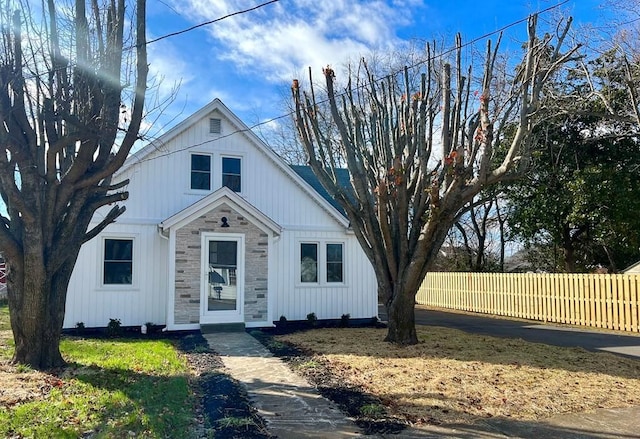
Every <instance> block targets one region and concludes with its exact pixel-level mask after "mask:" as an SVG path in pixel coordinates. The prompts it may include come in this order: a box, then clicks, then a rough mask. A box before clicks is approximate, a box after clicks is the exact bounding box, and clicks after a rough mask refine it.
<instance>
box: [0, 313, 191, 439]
mask: <svg viewBox="0 0 640 439" xmlns="http://www.w3.org/2000/svg"><path fill="white" fill-rule="evenodd" d="M6 315H7V313H6V310H5V309H3V308H2V307H0V328H2V327H3V326H2V325H3V320H5V318H6ZM60 348H61V351H62V354H63V356H64V358H65V359H66V360H67V361H68V362H69V365H68V367H67V368H65V369H64V370H63V371H60V372H59V373H58V374H57V375H52V374H42V373H38V372H33V371H29V370H28V369H27V370H23V371H22V372H19V371H18V370H17V368H13V369H11V368H10V366H8V364H7V360H6V356H5V355H4V354H3V355H2V357H3V359H2V361H4V363H3V368H5V369H6V370H9V371H10V372H11V371H12V373H13V376H15V377H16V378H19V379H15V383H13V385H15V386H21V381H20V380H24V378H25V375H30V377H29V378H30V379H32V380H35V381H36V382H37V383H38V384H40V382H39V381H38V380H40V381H42V383H41V384H42V386H43V388H46V389H48V391H47V392H44V395H43V394H42V393H40V392H38V393H36V394H34V395H33V398H32V399H30V400H28V401H26V402H21V403H17V404H11V405H6V404H5V405H2V404H0V437H47V438H49V437H51V438H78V437H82V436H83V435H89V434H90V435H91V437H93V438H124V437H136V438H183V437H189V436H190V432H191V429H192V425H193V419H194V417H195V415H194V411H193V404H192V402H191V394H190V391H189V386H188V369H187V366H186V364H185V362H184V361H183V360H182V359H181V358H180V357H179V356H178V354H177V352H176V350H175V348H174V347H173V345H172V344H171V342H169V341H166V340H153V341H149V340H129V339H105V340H102V339H80V338H64V339H63V341H62V343H61V345H60ZM12 349H13V348H12V347H11V346H8V343H7V340H6V339H0V350H12ZM11 376H12V375H9V379H8V383H9V384H11ZM2 384H3V385H4V386H5V388H6V386H7V383H4V382H3V383H2ZM36 388H37V386H36ZM89 432H91V433H89Z"/></svg>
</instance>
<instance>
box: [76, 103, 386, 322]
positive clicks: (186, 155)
mask: <svg viewBox="0 0 640 439" xmlns="http://www.w3.org/2000/svg"><path fill="white" fill-rule="evenodd" d="M213 107H215V108H216V109H213V110H212V111H210V112H206V113H205V112H202V113H200V114H199V115H198V117H200V119H198V120H196V119H195V118H194V117H192V118H190V119H193V120H190V119H187V120H188V121H189V123H188V124H185V125H182V126H180V127H179V129H176V130H174V131H173V132H172V134H171V135H168V136H164V137H161V138H160V141H158V142H156V143H155V144H154V145H153V148H154V149H153V151H152V152H150V153H148V154H147V153H145V154H139V155H138V156H134V157H132V158H130V159H129V160H128V163H127V164H126V165H125V167H124V168H123V170H122V171H121V172H120V173H118V174H117V175H116V176H115V177H114V182H120V181H123V180H125V179H129V184H128V185H127V188H126V189H127V190H128V191H129V199H128V200H127V201H126V202H125V203H124V205H125V206H126V208H127V209H126V212H125V213H124V214H123V215H122V216H121V217H120V218H118V219H117V222H116V223H115V224H112V225H109V226H108V227H107V228H106V230H105V231H104V232H103V234H101V235H100V236H98V237H97V238H96V239H94V240H92V241H90V242H88V243H86V244H85V245H84V246H83V249H82V250H81V254H80V257H79V259H78V264H77V265H76V269H75V270H74V273H73V276H72V280H71V284H70V288H69V297H68V300H67V318H66V319H65V327H67V328H68V327H73V326H74V325H75V324H76V322H79V321H82V322H83V323H84V324H85V326H87V327H91V326H106V324H107V323H108V321H109V318H118V319H120V320H121V321H122V324H123V325H127V326H128V325H140V324H142V323H145V322H148V321H151V322H153V323H158V324H166V323H167V307H168V297H169V292H170V291H172V290H171V288H170V287H169V281H168V278H167V272H168V265H169V262H168V259H169V255H168V252H169V245H168V243H167V241H166V240H164V239H163V238H162V237H161V236H160V235H159V234H158V230H157V226H158V224H160V223H161V222H162V221H164V220H166V219H167V218H170V217H172V216H173V215H175V214H177V213H178V212H180V211H182V210H183V209H185V208H187V207H189V206H191V205H192V204H193V203H196V202H197V201H199V200H201V199H202V198H204V197H206V196H207V195H209V194H210V193H212V192H214V191H216V190H217V189H219V188H220V187H221V185H222V157H225V156H228V157H240V158H241V159H242V169H241V174H242V190H241V192H240V193H239V195H240V196H241V197H242V198H243V199H244V200H246V201H247V202H248V203H249V204H251V205H252V206H253V207H255V208H256V209H258V210H259V211H261V212H262V213H263V214H264V215H266V216H267V217H269V219H271V220H272V221H273V222H275V223H276V224H278V226H279V227H280V228H281V230H282V234H281V236H279V237H277V238H275V239H274V240H273V241H272V242H273V251H274V252H275V253H274V254H273V255H271V254H270V256H269V260H270V261H272V262H270V264H271V263H273V266H274V268H275V269H274V270H272V269H271V266H272V265H270V266H269V281H268V288H269V294H270V295H271V296H270V299H269V307H270V309H269V316H270V317H271V318H273V319H275V320H277V319H278V318H279V317H280V316H281V315H284V316H286V317H287V318H288V319H305V318H306V315H307V314H308V313H310V312H314V313H316V315H317V317H318V318H339V317H340V316H341V315H342V314H350V315H351V317H352V318H367V317H372V316H374V315H377V287H376V284H375V275H374V273H373V269H372V267H371V265H370V263H369V261H368V260H367V259H366V257H365V256H364V253H363V252H362V250H361V249H360V247H359V245H358V243H357V240H356V238H355V236H354V235H353V234H350V233H347V232H346V229H345V226H344V224H343V223H341V222H340V220H338V219H336V217H335V216H333V215H335V211H333V210H332V209H331V208H329V209H327V206H326V205H324V204H323V202H318V201H317V200H315V199H314V198H313V197H312V196H311V195H310V194H309V186H307V184H306V183H305V182H304V181H302V180H301V179H300V178H299V177H298V176H297V175H295V173H293V171H291V170H289V169H288V167H286V165H284V164H283V162H281V161H280V160H279V159H278V158H277V157H274V155H273V154H272V153H270V152H269V151H266V150H265V148H266V147H265V146H264V145H261V144H260V143H259V141H258V140H256V138H255V137H254V136H253V134H251V133H245V132H242V130H245V129H246V127H245V126H243V125H242V126H240V125H238V124H237V123H236V121H235V120H234V118H233V117H226V114H227V113H226V112H225V111H226V110H224V108H223V109H221V110H219V109H217V108H222V107H220V106H218V107H216V106H215V105H213V106H212V107H211V108H213ZM205 108H206V107H205ZM196 114H198V113H196ZM210 118H220V119H221V121H222V124H221V127H222V132H221V133H220V134H211V133H210V132H209V119H210ZM145 151H149V150H145ZM192 153H198V154H209V155H210V156H211V165H212V166H211V172H212V184H211V191H197V190H191V189H190V170H191V154H192ZM108 208H109V206H107V207H105V208H103V209H101V210H99V211H98V212H97V213H96V217H95V218H96V221H99V219H100V217H101V215H104V214H106V212H107V211H108ZM119 233H122V235H123V236H126V235H127V234H131V233H133V234H138V235H137V236H138V238H137V242H136V255H135V258H136V261H135V263H136V264H137V266H138V268H139V272H138V275H139V276H140V277H139V278H138V279H137V283H136V287H137V288H134V289H132V290H131V291H128V292H127V291H124V290H123V291H118V290H117V289H113V290H112V289H106V288H100V286H99V279H100V277H101V270H102V268H101V266H100V264H101V254H100V253H101V245H102V244H101V240H102V239H103V236H104V235H108V234H116V235H117V234H119ZM301 240H305V241H314V240H319V241H321V242H324V241H325V240H329V241H332V242H344V243H345V247H344V263H345V267H344V268H345V283H344V285H314V286H306V285H301V284H300V282H298V280H299V271H298V270H299V260H298V259H297V258H298V255H299V249H298V248H297V247H298V246H299V243H300V241H301ZM270 252H271V249H270Z"/></svg>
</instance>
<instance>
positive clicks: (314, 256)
mask: <svg viewBox="0 0 640 439" xmlns="http://www.w3.org/2000/svg"><path fill="white" fill-rule="evenodd" d="M300 282H302V283H317V282H318V244H316V243H307V242H303V243H302V244H300Z"/></svg>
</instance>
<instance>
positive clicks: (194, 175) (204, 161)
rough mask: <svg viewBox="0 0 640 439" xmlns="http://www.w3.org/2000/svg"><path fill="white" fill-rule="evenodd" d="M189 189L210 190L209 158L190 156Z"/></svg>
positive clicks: (199, 155)
mask: <svg viewBox="0 0 640 439" xmlns="http://www.w3.org/2000/svg"><path fill="white" fill-rule="evenodd" d="M190 187H191V189H196V190H204V191H208V190H211V156H210V155H207V154H191V186H190Z"/></svg>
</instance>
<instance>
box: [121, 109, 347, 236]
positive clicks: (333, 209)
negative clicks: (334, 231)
mask: <svg viewBox="0 0 640 439" xmlns="http://www.w3.org/2000/svg"><path fill="white" fill-rule="evenodd" d="M213 111H218V112H219V113H220V114H221V115H222V116H224V117H225V118H226V119H227V120H228V121H229V122H230V123H231V124H232V125H234V126H235V127H236V131H235V132H233V133H231V134H228V135H232V134H239V135H243V136H245V137H246V138H247V139H248V140H249V141H250V142H251V143H252V144H253V145H254V146H255V147H256V149H257V150H258V151H260V152H261V153H262V154H264V155H265V156H266V157H267V158H268V159H269V160H270V161H272V162H273V163H274V164H275V165H276V166H277V167H278V168H279V169H280V170H281V171H282V172H284V174H286V175H287V176H288V177H289V178H290V179H291V180H293V182H294V183H295V184H296V185H297V186H299V187H300V188H301V189H302V190H303V191H304V192H305V193H306V194H307V195H309V196H310V197H311V198H312V199H313V200H314V201H315V202H316V203H318V204H319V205H320V207H322V209H323V210H325V211H326V212H327V213H329V215H330V216H331V217H332V218H333V219H334V220H336V221H337V222H338V223H339V224H341V225H342V226H343V227H345V228H348V227H349V220H348V219H347V218H346V216H345V214H344V211H343V210H342V209H341V208H340V207H339V205H338V204H337V203H336V202H335V200H331V197H330V196H329V194H328V193H326V191H324V188H322V185H321V184H320V183H319V182H318V185H317V187H318V189H317V188H316V187H314V186H312V185H311V184H310V183H309V182H307V181H306V180H305V179H303V178H302V177H301V176H300V175H299V174H298V173H296V172H295V171H294V170H293V169H291V168H290V167H289V165H287V163H285V161H284V160H283V159H282V158H281V157H280V156H279V155H278V154H276V153H275V152H274V151H273V150H272V149H271V148H270V147H269V146H268V145H267V144H265V143H264V142H263V141H262V139H260V138H259V137H258V136H257V135H256V134H255V133H254V132H253V131H251V129H249V127H248V126H247V125H245V123H244V122H242V120H240V119H239V118H238V116H236V115H235V114H234V113H233V112H232V111H231V110H229V108H227V106H226V105H224V103H223V102H222V101H221V100H220V99H218V98H216V99H214V100H213V101H211V102H209V103H208V104H207V105H205V106H204V107H202V108H201V109H199V110H198V111H196V112H195V113H193V114H192V115H191V116H189V117H187V118H186V119H184V120H182V121H181V122H180V123H178V124H177V125H175V126H174V127H173V128H171V129H170V130H169V131H167V132H166V133H164V134H163V135H161V136H160V137H159V138H158V139H157V140H155V141H153V142H150V143H149V144H148V145H146V146H144V147H143V148H142V149H140V150H138V151H137V152H136V153H134V154H132V155H130V156H129V157H128V158H127V160H126V161H125V162H124V165H123V166H122V168H120V170H119V171H118V172H117V173H116V175H119V174H122V173H124V172H126V171H127V170H128V169H129V168H131V167H132V166H135V165H136V164H139V163H140V162H143V161H144V159H145V158H147V157H148V156H150V155H152V154H153V153H154V152H158V153H160V154H163V153H166V152H162V151H160V150H159V147H160V146H161V145H163V144H167V143H169V142H170V141H171V140H173V139H174V138H175V137H177V136H178V135H180V134H181V133H183V132H184V131H185V130H187V129H189V128H190V127H191V126H192V125H193V124H195V123H196V122H198V121H199V120H201V119H202V118H204V117H206V116H207V115H208V114H210V113H211V112H213ZM194 146H195V145H194ZM185 149H189V148H185ZM316 180H317V179H316ZM320 189H321V190H322V191H324V192H325V193H326V196H324V195H321V194H320V193H319V192H318V190H320ZM330 200H331V201H330Z"/></svg>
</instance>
